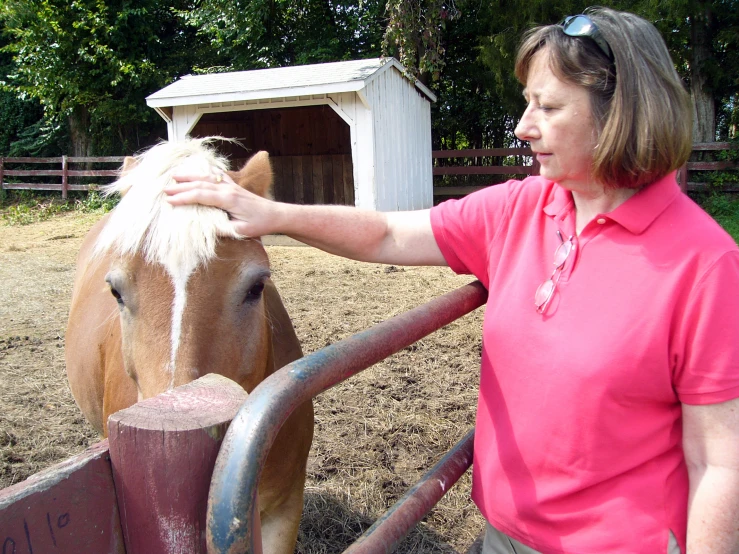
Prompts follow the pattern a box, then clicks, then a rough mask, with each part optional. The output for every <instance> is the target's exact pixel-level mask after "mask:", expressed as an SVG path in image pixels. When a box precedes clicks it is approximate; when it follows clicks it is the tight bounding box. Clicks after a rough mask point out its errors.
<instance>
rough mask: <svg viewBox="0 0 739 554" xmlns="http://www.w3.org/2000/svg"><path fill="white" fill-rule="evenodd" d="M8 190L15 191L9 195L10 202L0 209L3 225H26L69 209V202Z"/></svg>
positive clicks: (44, 219)
mask: <svg viewBox="0 0 739 554" xmlns="http://www.w3.org/2000/svg"><path fill="white" fill-rule="evenodd" d="M9 192H11V193H15V194H12V197H11V202H12V203H11V204H10V205H9V206H8V207H7V208H4V209H2V210H0V218H1V219H2V221H3V223H4V224H5V225H28V224H30V223H37V222H39V221H46V220H48V219H51V218H52V217H54V216H55V215H57V214H60V213H62V212H68V211H70V210H71V205H70V204H68V203H67V202H62V201H61V200H59V199H57V198H53V197H49V196H46V195H42V194H33V193H31V192H29V191H18V192H17V193H16V191H9ZM8 196H11V195H10V194H9V195H8Z"/></svg>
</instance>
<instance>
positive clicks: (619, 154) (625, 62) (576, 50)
mask: <svg viewBox="0 0 739 554" xmlns="http://www.w3.org/2000/svg"><path fill="white" fill-rule="evenodd" d="M585 13H586V14H587V16H588V17H589V18H590V19H591V20H592V21H593V23H595V25H597V27H598V29H599V30H600V33H601V36H602V37H603V38H604V39H605V40H606V41H607V42H608V44H609V45H610V47H611V52H612V55H613V60H611V59H609V58H608V56H607V55H606V54H605V53H604V52H603V51H602V50H601V49H600V48H599V47H598V45H597V44H596V43H595V41H593V40H592V39H591V38H586V37H572V36H568V35H566V34H565V33H564V31H563V29H562V27H561V26H560V25H547V26H542V27H536V28H534V29H531V30H530V31H529V32H527V33H526V35H525V36H524V38H523V41H522V43H521V46H520V48H519V51H518V56H517V58H516V77H517V78H518V80H519V81H520V82H521V83H523V85H524V86H526V79H527V78H528V73H529V67H530V66H531V61H532V58H533V56H534V54H536V53H537V52H539V51H540V50H542V49H546V51H547V55H548V58H549V65H550V67H551V69H552V71H553V72H554V74H555V75H557V77H558V78H560V79H562V80H563V81H565V82H569V83H572V84H575V85H579V86H582V87H584V88H585V89H586V90H587V91H588V92H589V94H590V104H591V109H592V112H593V118H594V121H595V126H596V132H597V133H598V146H597V147H596V149H595V151H594V152H593V168H592V172H593V177H594V178H595V179H596V180H597V181H598V182H600V183H603V184H605V185H606V186H610V187H620V188H637V187H641V186H643V185H646V184H649V183H651V182H653V181H655V180H657V179H659V178H661V177H663V176H665V175H666V174H667V173H669V172H670V171H673V170H675V169H677V168H679V167H680V166H682V165H683V164H684V163H685V162H686V161H687V159H688V157H689V156H690V152H691V150H692V129H693V119H692V107H691V102H690V96H689V95H688V93H687V92H686V90H685V88H684V86H683V83H682V80H681V79H680V77H679V76H678V74H677V72H676V71H675V67H674V66H673V64H672V60H671V59H670V54H669V53H668V51H667V47H666V46H665V43H664V41H663V40H662V37H661V36H660V34H659V31H657V29H655V28H654V26H653V25H652V24H651V23H649V22H648V21H646V20H644V19H642V18H641V17H638V16H636V15H633V14H630V13H625V12H617V11H614V10H610V9H607V8H590V9H588V10H586V12H585ZM573 124H574V123H573Z"/></svg>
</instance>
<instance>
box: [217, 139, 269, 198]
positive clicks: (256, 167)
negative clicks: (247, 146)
mask: <svg viewBox="0 0 739 554" xmlns="http://www.w3.org/2000/svg"><path fill="white" fill-rule="evenodd" d="M228 174H229V175H230V176H231V178H232V179H233V180H234V182H235V183H236V184H237V185H239V186H240V187H242V188H245V189H246V190H248V191H250V192H253V193H254V194H256V195H258V196H262V197H264V198H272V179H273V173H272V165H271V164H270V162H269V154H268V153H267V152H265V151H264V150H261V151H260V152H257V153H256V154H254V155H253V156H252V157H251V158H249V159H248V160H247V162H246V163H245V164H244V167H242V168H241V169H240V170H239V171H229V172H228Z"/></svg>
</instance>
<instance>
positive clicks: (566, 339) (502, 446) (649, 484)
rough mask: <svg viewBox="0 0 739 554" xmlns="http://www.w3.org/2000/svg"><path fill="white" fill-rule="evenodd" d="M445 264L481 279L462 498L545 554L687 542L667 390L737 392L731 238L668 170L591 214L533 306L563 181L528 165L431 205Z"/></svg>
mask: <svg viewBox="0 0 739 554" xmlns="http://www.w3.org/2000/svg"><path fill="white" fill-rule="evenodd" d="M431 222H432V226H433V231H434V235H435V237H436V241H437V242H438V244H439V247H440V248H441V251H442V252H443V254H444V256H445V258H446V260H447V262H448V263H449V265H450V267H451V268H452V269H453V270H454V271H456V272H457V273H471V274H474V275H475V276H476V277H477V278H478V279H480V281H482V283H483V284H484V285H485V286H486V287H487V288H488V290H489V293H490V294H489V300H488V303H487V306H486V311H485V321H484V325H483V350H482V370H481V378H480V396H479V402H478V410H477V428H476V436H475V456H474V470H473V491H472V497H473V499H474V501H475V503H476V504H477V505H478V507H479V508H480V511H481V512H482V514H483V515H484V516H485V518H486V519H487V520H488V521H489V522H490V523H491V524H492V525H493V526H494V527H496V528H497V529H499V530H500V531H502V532H504V533H506V534H508V535H510V536H512V537H514V538H516V539H517V540H519V541H521V542H522V543H524V544H527V545H529V546H530V547H532V548H534V549H536V550H539V551H542V552H545V553H555V552H556V553H568V554H571V553H578V554H585V553H589V554H604V553H616V552H619V553H637V552H644V553H649V554H654V553H661V552H666V551H667V541H668V530H670V529H671V530H672V531H673V533H674V534H675V536H676V537H677V539H678V542H679V543H680V545H681V548H682V551H683V552H685V534H686V521H687V497H688V477H687V470H686V466H685V462H684V458H683V453H682V449H681V433H682V427H681V403H686V404H709V403H715V402H722V401H726V400H730V399H733V398H737V397H739V249H737V246H736V244H735V243H734V241H733V240H732V239H731V237H730V236H729V235H727V234H726V233H725V232H724V231H723V230H722V229H721V228H720V227H719V226H718V225H717V224H716V223H715V222H714V221H713V220H712V219H711V218H710V217H709V216H708V215H706V214H705V213H704V212H703V210H701V209H700V208H699V207H698V206H697V205H696V204H694V203H693V202H692V201H691V200H690V199H689V198H688V197H687V196H685V195H684V194H682V193H681V192H680V189H679V188H678V186H677V184H676V182H675V176H674V174H671V175H668V176H667V177H665V178H663V179H661V180H660V181H657V182H655V183H653V184H652V185H650V186H648V187H646V188H645V189H643V190H642V191H640V192H639V193H637V194H636V195H634V196H633V197H631V198H630V199H629V200H627V201H626V202H624V203H623V204H622V205H621V206H619V207H618V208H617V209H615V210H614V211H612V212H610V213H607V214H602V215H598V216H597V217H596V218H595V219H594V220H593V221H592V222H590V223H589V224H588V226H587V227H585V229H584V230H583V231H582V233H581V234H580V236H575V238H574V239H573V240H574V242H575V244H576V246H575V249H574V251H573V252H572V253H571V254H570V256H569V258H568V259H567V261H566V265H565V267H564V270H563V274H562V277H561V279H560V281H559V283H558V285H557V289H556V291H555V293H554V296H553V299H552V302H551V304H550V305H549V307H548V309H547V311H546V313H545V314H543V315H542V314H539V313H537V312H536V309H535V306H534V292H535V291H536V289H537V287H538V286H539V285H540V284H541V283H542V282H543V281H544V280H546V279H547V278H548V277H549V276H550V275H551V273H552V270H553V258H554V251H555V249H556V247H557V245H558V244H560V240H559V238H558V237H557V234H556V231H557V230H558V229H559V230H560V231H561V232H562V235H563V236H564V238H565V239H567V238H568V237H569V236H571V235H575V211H574V204H573V201H572V196H571V194H570V193H569V192H568V191H566V190H565V189H563V188H561V187H560V186H559V185H557V184H555V183H553V182H551V181H548V180H546V179H544V178H542V177H531V178H528V179H526V180H524V181H509V182H507V183H504V184H501V185H497V186H494V187H490V188H487V189H485V190H483V191H480V192H478V193H475V194H472V195H469V196H467V197H466V198H464V199H463V200H459V201H453V200H452V201H448V202H444V203H443V204H441V205H439V206H437V207H436V208H434V209H433V210H432V211H431Z"/></svg>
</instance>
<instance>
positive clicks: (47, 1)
mask: <svg viewBox="0 0 739 554" xmlns="http://www.w3.org/2000/svg"><path fill="white" fill-rule="evenodd" d="M190 7H191V5H190V2H188V0H171V1H169V2H166V3H163V2H158V1H156V0H142V1H140V2H136V3H135V4H133V5H132V4H131V3H129V2H121V1H104V0H71V1H70V0H6V1H5V2H3V3H2V4H0V19H1V20H2V23H3V25H4V31H5V35H6V37H7V41H8V43H7V44H6V45H5V47H4V48H3V51H4V52H5V53H6V54H9V55H12V57H13V62H14V65H13V67H12V69H11V70H10V71H9V72H8V74H7V78H6V79H5V80H4V81H3V83H2V84H3V86H4V88H5V89H6V90H11V91H13V92H14V93H15V94H17V95H24V96H26V97H29V98H36V99H37V100H38V101H39V102H40V103H41V105H42V106H43V108H44V111H45V114H46V119H47V121H55V120H58V119H59V118H64V119H66V121H67V122H68V123H69V125H70V133H71V139H72V142H73V143H74V145H75V153H76V154H77V155H91V154H93V153H95V152H96V151H97V152H101V153H105V154H108V155H110V154H115V153H119V152H125V151H132V150H136V149H138V148H140V147H141V146H142V145H144V144H149V143H150V142H151V141H153V140H154V138H155V137H153V136H152V135H157V134H158V135H161V133H162V132H163V130H164V125H163V123H162V122H161V121H160V120H159V119H158V117H157V116H156V114H154V112H153V110H151V109H150V108H148V107H147V106H146V103H145V101H144V98H145V96H146V95H148V94H150V93H151V92H153V91H155V90H157V89H158V88H161V87H162V86H164V85H165V84H167V83H168V82H169V81H170V80H171V79H172V78H174V77H175V76H176V75H179V74H181V73H183V72H188V71H190V68H191V67H192V65H193V61H194V59H195V56H197V55H198V54H199V53H201V52H202V44H198V42H197V40H194V39H195V37H194V33H192V32H190V33H188V29H187V28H183V26H182V24H181V22H180V21H179V18H178V17H177V15H176V14H175V13H174V12H175V9H180V10H182V9H189V8H190ZM92 137H96V138H97V139H98V148H97V149H96V148H95V145H94V144H93V141H92ZM142 142H143V143H144V144H142Z"/></svg>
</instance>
